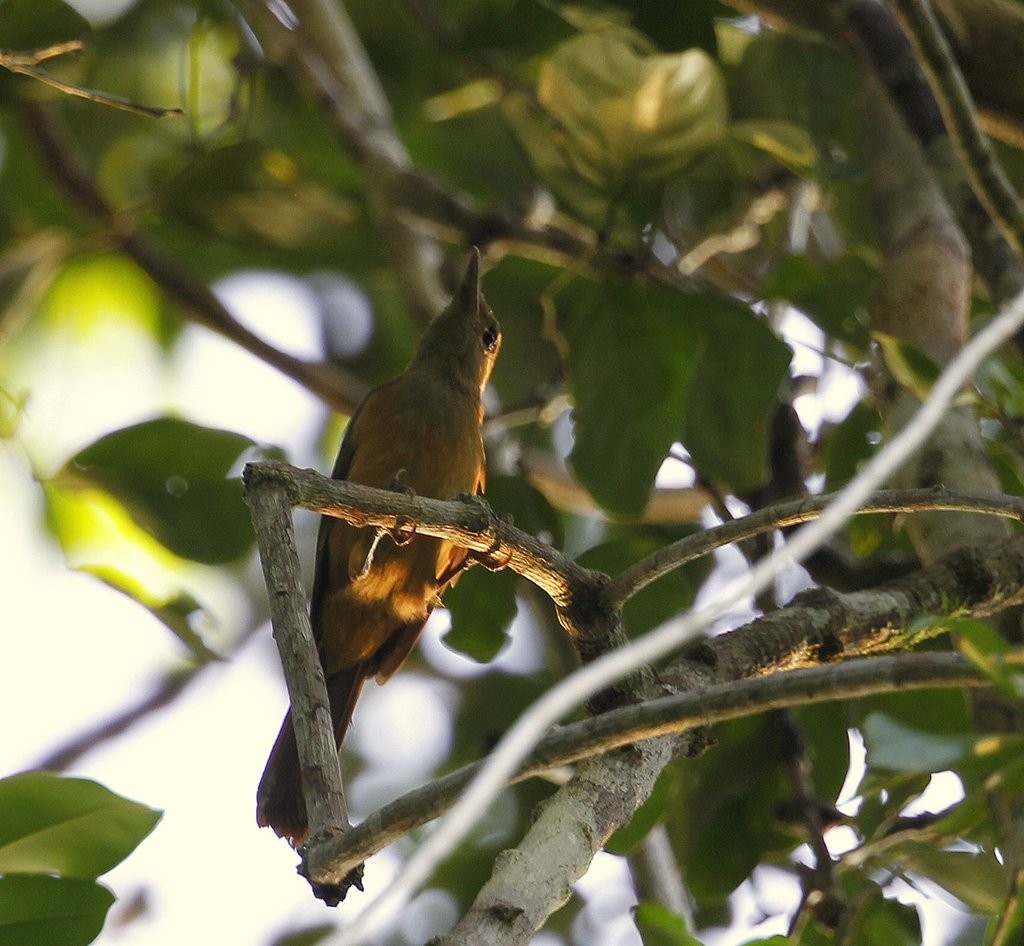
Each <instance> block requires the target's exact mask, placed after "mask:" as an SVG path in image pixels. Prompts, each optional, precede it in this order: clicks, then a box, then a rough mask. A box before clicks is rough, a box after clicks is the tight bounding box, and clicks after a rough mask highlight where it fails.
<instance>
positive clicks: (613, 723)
mask: <svg viewBox="0 0 1024 946" xmlns="http://www.w3.org/2000/svg"><path fill="white" fill-rule="evenodd" d="M712 646H713V645H712ZM988 684H989V680H988V678H987V677H985V675H984V674H983V673H982V672H981V671H980V670H978V669H977V668H976V667H975V666H974V665H973V664H971V663H970V662H969V661H968V660H967V659H966V658H965V657H963V656H962V655H960V654H929V653H922V654H898V655H887V656H880V657H872V658H870V659H869V658H860V659H854V660H849V661H845V662H843V663H837V664H822V665H820V666H817V667H806V668H800V669H796V670H787V671H781V672H779V673H776V674H770V675H765V676H754V677H751V678H749V679H745V680H735V681H726V682H722V683H717V684H715V685H713V686H710V687H708V688H707V689H702V690H699V691H693V692H683V693H678V694H675V695H672V696H664V697H660V698H658V699H654V700H648V701H647V702H645V703H638V704H635V705H633V706H627V707H622V708H619V709H614V710H609V711H608V712H607V713H602V714H601V715H599V716H593V717H590V718H589V719H585V720H582V721H580V722H575V723H570V724H568V725H566V726H561V727H557V728H555V729H553V730H552V731H551V733H550V734H549V735H548V736H546V737H545V738H544V739H543V740H541V742H540V743H538V745H537V747H536V749H535V750H534V751H533V752H532V753H531V754H530V756H529V757H528V758H527V759H526V760H525V761H524V762H523V764H522V766H521V767H520V768H519V770H518V772H517V773H516V775H515V776H513V777H512V778H511V779H510V780H509V784H510V785H514V784H517V783H519V782H521V781H525V780H526V779H529V778H533V777H536V776H539V775H542V774H544V773H545V772H548V771H550V770H551V769H555V768H558V767H559V766H563V765H569V764H571V763H573V762H579V761H581V760H582V759H586V758H590V757H592V756H594V755H601V754H607V753H609V752H613V751H614V750H616V749H619V748H622V747H624V746H628V745H632V744H633V743H636V742H639V741H641V740H645V739H654V738H658V737H661V736H666V735H676V736H679V735H681V734H683V733H686V732H690V731H692V730H695V729H701V728H703V727H705V726H710V725H713V724H715V723H721V722H727V721H728V720H730V719H738V718H741V717H744V716H754V715H757V714H759V713H763V712H766V711H768V710H772V709H788V708H792V707H795V706H803V705H806V704H810V703H826V702H831V701H833V700H847V699H856V698H858V697H863V696H870V695H872V694H875V693H891V692H894V691H905V690H916V689H929V688H934V687H980V686H987V685H988ZM480 765H481V763H480V762H472V763H470V764H469V765H465V766H463V767H462V768H459V769H456V770H455V771H453V772H449V773H447V774H446V775H442V776H440V777H439V778H437V779H434V780H433V781H431V782H428V783H427V784H426V785H422V786H420V787H419V788H415V789H413V790H412V791H410V792H407V793H406V794H404V795H402V796H400V797H399V798H396V799H395V800H394V801H392V802H389V803H388V804H386V805H384V806H383V807H382V808H380V809H378V810H377V811H375V812H373V813H372V814H370V815H368V816H367V818H366V819H365V820H364V821H362V822H360V823H359V824H357V825H355V826H354V827H353V828H352V829H351V830H350V831H348V832H346V833H345V834H343V835H340V836H338V837H335V838H332V839H331V840H330V841H328V842H327V843H325V844H324V845H323V846H322V847H321V848H320V849H319V850H318V851H317V858H318V859H319V860H322V861H324V862H325V863H327V862H329V863H331V865H332V867H333V869H334V870H335V871H336V872H338V873H339V874H342V873H344V871H346V870H348V869H350V868H351V867H352V866H354V865H356V864H359V863H362V862H363V861H364V860H366V858H368V857H371V856H372V855H374V854H376V853H377V852H378V851H381V850H383V849H384V848H385V847H387V846H388V845H389V844H392V843H394V842H395V841H397V840H398V839H399V838H401V837H404V836H405V835H406V834H408V833H409V832H410V831H412V830H413V829H414V828H418V827H420V826H421V825H424V824H426V823H427V822H429V821H432V820H433V819H434V818H437V817H439V816H440V815H442V814H443V813H444V812H445V811H447V810H448V809H449V808H450V807H451V805H452V804H454V802H455V800H456V799H457V798H458V796H459V793H460V792H461V791H462V789H463V788H465V786H466V785H467V784H468V783H469V781H470V780H471V779H472V777H473V775H474V774H475V773H476V772H477V771H478V769H479V768H480Z"/></svg>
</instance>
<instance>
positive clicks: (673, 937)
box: [633, 903, 701, 946]
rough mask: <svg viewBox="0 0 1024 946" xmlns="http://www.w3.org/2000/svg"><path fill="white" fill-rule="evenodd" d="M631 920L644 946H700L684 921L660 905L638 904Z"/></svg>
mask: <svg viewBox="0 0 1024 946" xmlns="http://www.w3.org/2000/svg"><path fill="white" fill-rule="evenodd" d="M633 920H634V921H635V922H636V928H637V930H639V932H640V938H641V939H642V940H643V943H644V946H701V943H700V940H698V939H694V937H692V936H691V935H690V933H689V930H688V929H687V928H686V920H685V919H683V917H681V916H679V915H678V914H677V913H673V912H672V911H671V910H669V909H668V907H665V906H663V905H662V904H660V903H639V904H637V905H636V906H635V907H634V908H633Z"/></svg>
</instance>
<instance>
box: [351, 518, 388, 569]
mask: <svg viewBox="0 0 1024 946" xmlns="http://www.w3.org/2000/svg"><path fill="white" fill-rule="evenodd" d="M387 534H388V530H387V529H385V528H384V527H383V526H378V527H377V528H376V529H374V532H373V541H372V542H371V543H370V547H369V548H368V549H367V550H366V557H365V558H364V559H363V564H362V565H360V566H359V571H357V572H356V573H355V574H354V575H353V576H352V581H359V580H360V579H361V578H365V577H366V576H367V575H369V574H370V568H371V567H372V565H373V556H374V554H375V553H376V551H377V546H378V545H380V540H381V539H383V538H384V536H386V535H387Z"/></svg>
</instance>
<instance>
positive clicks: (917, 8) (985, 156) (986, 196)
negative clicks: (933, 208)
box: [894, 0, 1024, 256]
mask: <svg viewBox="0 0 1024 946" xmlns="http://www.w3.org/2000/svg"><path fill="white" fill-rule="evenodd" d="M894 5H895V7H896V9H897V11H898V13H899V16H900V19H901V21H902V22H903V25H904V28H905V30H906V32H907V35H908V36H909V37H910V39H911V42H912V43H913V44H914V48H915V50H916V52H917V58H918V61H919V62H920V63H921V65H922V66H923V67H924V70H925V73H926V74H927V76H928V79H929V82H930V85H931V87H932V92H933V94H934V95H935V100H936V101H937V102H938V104H939V108H940V109H942V114H943V117H944V118H945V120H946V128H947V129H948V130H949V134H950V137H951V138H952V139H953V142H954V143H955V145H956V147H957V149H958V150H959V151H960V154H961V160H962V161H963V165H964V169H965V170H966V172H967V177H968V179H969V180H970V182H971V185H972V186H973V188H974V193H975V194H976V195H977V196H978V198H979V200H980V201H981V202H982V204H983V205H984V206H985V209H986V210H987V211H988V212H989V214H990V215H991V216H992V219H993V220H994V221H995V222H996V224H997V225H998V226H999V228H1000V230H1001V231H1002V234H1003V236H1004V237H1005V238H1006V239H1007V240H1008V241H1009V243H1010V244H1011V245H1012V246H1013V248H1014V250H1015V251H1016V253H1017V255H1018V256H1022V255H1024V206H1022V204H1021V202H1020V200H1019V199H1018V197H1017V192H1016V191H1015V190H1014V188H1013V186H1012V185H1011V184H1010V181H1009V179H1008V178H1007V177H1006V172H1005V171H1003V168H1002V165H1000V163H999V161H998V159H997V158H996V156H995V152H994V151H993V150H992V146H991V145H990V144H989V142H988V139H987V138H986V137H985V135H984V134H983V133H982V130H981V128H980V127H979V126H978V121H977V119H976V117H975V110H974V102H973V101H972V99H971V93H970V90H969V89H968V88H967V83H966V82H965V81H964V77H963V76H962V75H961V74H960V69H959V67H958V66H957V63H956V60H955V59H954V58H953V53H952V50H951V49H950V47H949V43H948V42H947V40H946V36H945V34H944V33H943V32H942V30H941V29H940V27H939V23H938V20H937V19H936V18H935V14H934V13H933V12H932V8H931V4H930V2H929V0H894Z"/></svg>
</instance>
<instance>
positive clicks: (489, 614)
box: [443, 567, 517, 663]
mask: <svg viewBox="0 0 1024 946" xmlns="http://www.w3.org/2000/svg"><path fill="white" fill-rule="evenodd" d="M516 577H517V576H516V574H515V572H513V571H510V570H509V569H507V568H506V569H504V570H503V571H500V572H488V571H487V570H486V569H484V568H479V567H478V568H471V569H470V570H469V571H468V572H466V573H465V574H464V575H463V576H462V577H461V578H460V579H459V581H458V584H456V586H455V587H454V588H452V589H451V590H450V591H448V592H447V593H446V594H445V596H444V604H445V607H446V608H448V610H449V611H450V612H451V616H452V627H451V630H450V631H448V633H447V634H445V635H444V638H443V640H444V642H445V643H446V644H447V645H448V646H449V647H451V648H452V650H457V651H459V652H460V653H463V654H465V655H466V656H467V657H472V658H473V660H477V661H479V662H480V663H487V662H488V661H491V660H493V659H494V658H495V657H497V656H498V652H499V651H500V650H501V649H502V648H503V647H504V646H505V644H507V643H508V633H507V631H508V627H509V625H510V624H511V623H512V619H513V618H514V617H515V616H516Z"/></svg>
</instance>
